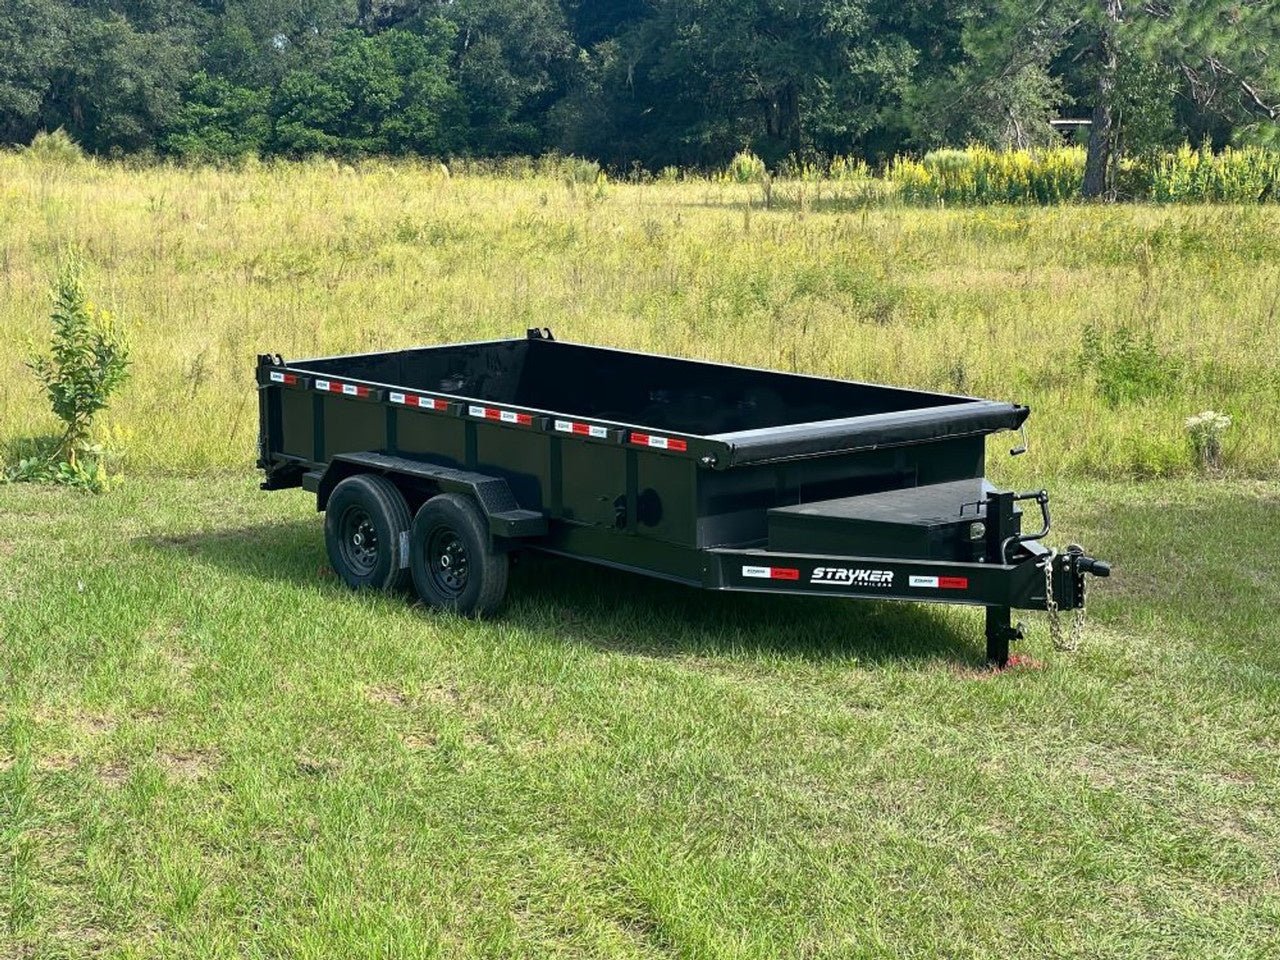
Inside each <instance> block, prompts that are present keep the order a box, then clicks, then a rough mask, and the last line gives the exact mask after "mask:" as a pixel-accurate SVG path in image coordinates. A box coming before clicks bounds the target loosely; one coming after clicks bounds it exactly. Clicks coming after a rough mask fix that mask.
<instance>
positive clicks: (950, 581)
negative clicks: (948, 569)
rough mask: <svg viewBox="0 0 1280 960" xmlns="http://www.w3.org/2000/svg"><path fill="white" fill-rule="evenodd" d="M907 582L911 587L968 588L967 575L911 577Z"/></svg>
mask: <svg viewBox="0 0 1280 960" xmlns="http://www.w3.org/2000/svg"><path fill="white" fill-rule="evenodd" d="M908 583H909V584H910V585H911V586H913V587H929V588H930V589H933V590H968V589H969V578H968V577H915V576H913V577H911V578H910V579H909V580H908Z"/></svg>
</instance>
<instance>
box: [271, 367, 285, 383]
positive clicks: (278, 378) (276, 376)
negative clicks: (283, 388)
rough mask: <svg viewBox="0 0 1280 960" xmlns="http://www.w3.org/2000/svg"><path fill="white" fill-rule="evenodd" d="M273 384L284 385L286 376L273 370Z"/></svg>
mask: <svg viewBox="0 0 1280 960" xmlns="http://www.w3.org/2000/svg"><path fill="white" fill-rule="evenodd" d="M271 382H272V383H284V374H283V373H277V372H276V371H275V370H272V371H271Z"/></svg>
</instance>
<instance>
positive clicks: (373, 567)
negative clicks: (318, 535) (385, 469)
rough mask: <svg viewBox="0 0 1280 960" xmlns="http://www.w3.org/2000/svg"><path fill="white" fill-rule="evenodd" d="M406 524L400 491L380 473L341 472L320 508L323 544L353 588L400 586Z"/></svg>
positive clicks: (405, 573) (409, 520)
mask: <svg viewBox="0 0 1280 960" xmlns="http://www.w3.org/2000/svg"><path fill="white" fill-rule="evenodd" d="M412 524H413V520H412V517H411V515H410V513H409V505H408V504H407V503H405V499H404V495H403V494H401V493H400V491H399V490H397V489H396V486H395V484H393V483H392V482H391V481H390V480H388V479H387V478H386V477H380V476H378V475H377V474H373V473H358V474H356V475H355V476H353V477H347V479H345V480H343V481H342V482H341V483H339V484H338V485H337V486H336V487H334V488H333V493H332V494H331V495H330V497H329V502H328V503H327V504H326V505H325V514H324V542H325V549H326V550H327V551H328V553H329V562H330V563H331V564H332V565H333V570H334V572H335V573H336V574H337V575H338V579H339V580H341V581H342V582H343V583H345V584H346V585H347V586H349V587H351V588H352V589H353V590H384V591H391V590H398V589H400V588H402V587H404V586H405V585H406V584H407V583H408V581H409V570H408V566H409V564H408V557H407V556H406V555H405V546H406V544H407V539H408V533H409V529H410V527H411V526H412Z"/></svg>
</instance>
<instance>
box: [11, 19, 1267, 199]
mask: <svg viewBox="0 0 1280 960" xmlns="http://www.w3.org/2000/svg"><path fill="white" fill-rule="evenodd" d="M1278 38H1280V4H1277V3H1275V2H1274V0H1132V2H1128V3H1122V2H1121V0H5V3H4V4H3V6H2V7H0V141H3V142H8V143H24V142H27V141H29V140H30V139H31V137H32V136H33V135H34V134H35V133H36V132H37V131H39V130H53V129H56V128H63V129H65V130H66V131H67V132H68V133H69V134H70V135H71V136H72V137H73V138H74V139H76V140H77V141H78V142H79V143H80V144H82V145H83V146H84V147H85V148H86V149H88V150H90V151H93V152H95V153H99V154H108V155H110V154H118V153H134V152H139V151H151V152H154V153H157V154H164V155H175V156H179V157H185V158H192V159H201V160H217V159H225V158H234V157H239V156H242V155H244V154H249V153H256V154H260V155H283V156H299V155H305V154H312V153H329V154H334V155H348V156H359V155H367V154H420V155H427V156H439V157H447V156H459V155H466V156H501V155H510V154H538V153H542V152H546V151H550V150H558V151H561V152H565V153H574V154H578V155H582V156H586V157H590V158H593V159H596V160H599V161H600V162H602V163H604V164H606V165H608V166H611V167H614V168H624V169H625V168H627V167H632V166H639V167H643V168H645V169H650V170H657V169H660V168H662V167H664V166H668V165H677V166H685V167H704V168H705V167H710V166H716V165H720V164H723V163H724V162H725V161H726V160H727V159H728V158H729V157H730V156H732V155H733V154H734V153H735V152H737V151H739V150H741V149H744V148H747V149H750V150H752V151H754V152H755V153H757V154H758V155H759V156H761V157H763V158H764V159H765V160H766V161H767V162H769V163H771V164H772V163H776V162H778V161H780V160H781V159H783V158H785V157H788V156H794V157H799V158H803V157H806V156H834V155H856V156H860V157H864V158H866V159H868V160H870V161H872V162H876V161H879V160H883V159H885V158H887V157H890V156H892V155H894V154H897V153H903V152H912V151H922V150H927V149H930V148H933V147H936V146H941V145H947V144H960V143H969V142H978V143H987V144H994V145H1014V146H1030V145H1035V144H1038V143H1046V142H1051V141H1053V140H1054V139H1055V138H1058V137H1060V134H1059V133H1057V132H1056V131H1055V129H1054V127H1053V125H1052V123H1051V121H1052V120H1054V119H1055V118H1059V117H1063V116H1068V117H1077V118H1081V119H1088V120H1089V121H1091V123H1090V133H1089V147H1090V149H1089V162H1088V165H1087V169H1086V175H1085V179H1086V187H1087V191H1088V192H1090V193H1104V192H1105V191H1106V190H1107V189H1108V188H1109V185H1110V183H1111V182H1112V180H1113V177H1114V170H1115V163H1116V159H1117V158H1118V157H1119V156H1120V155H1121V154H1122V153H1124V152H1126V151H1129V152H1134V151H1147V150H1154V149H1161V148H1168V147H1171V146H1176V145H1177V144H1179V143H1182V142H1186V141H1190V142H1192V143H1197V144H1198V143H1200V142H1202V141H1204V140H1206V139H1207V140H1209V141H1211V142H1212V143H1214V144H1225V143H1229V142H1233V141H1235V142H1239V141H1246V142H1269V141H1274V140H1276V139H1280V138H1278V137H1277V128H1278V126H1280V124H1278V122H1277V121H1278V120H1280V43H1277V40H1278Z"/></svg>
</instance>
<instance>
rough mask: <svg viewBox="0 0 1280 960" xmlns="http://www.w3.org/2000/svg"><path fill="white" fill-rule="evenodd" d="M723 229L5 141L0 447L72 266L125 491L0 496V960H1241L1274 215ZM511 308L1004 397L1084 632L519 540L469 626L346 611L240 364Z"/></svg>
mask: <svg viewBox="0 0 1280 960" xmlns="http://www.w3.org/2000/svg"><path fill="white" fill-rule="evenodd" d="M760 202H761V196H760V191H759V188H758V187H751V186H734V185H728V184H720V183H711V182H707V181H693V182H680V183H671V184H665V183H664V184H651V185H643V186H641V185H628V184H612V183H610V184H605V185H600V186H597V185H593V184H587V185H582V184H571V183H565V182H562V181H561V180H557V179H555V178H548V177H543V178H540V179H539V178H530V179H519V180H517V179H496V178H482V177H452V178H449V177H445V176H444V175H442V173H441V172H440V171H439V170H433V169H429V168H426V167H421V168H412V167H404V166H381V165H370V166H367V167H362V168H360V169H358V170H353V169H349V168H342V167H339V166H336V165H332V166H331V165H327V164H316V165H305V166H296V167H280V168H267V167H264V168H256V169H251V170H246V171H240V172H232V171H215V170H176V169H174V170H165V169H147V170H129V169H126V168H124V167H123V166H112V165H96V164H82V165H79V166H74V167H70V168H59V167H53V166H47V165H45V166H42V165H38V164H35V163H33V162H31V161H30V160H24V159H20V158H18V157H15V156H12V155H5V154H0V295H2V296H3V306H0V460H2V459H4V458H5V457H6V456H7V457H10V458H11V457H12V455H13V454H14V453H15V452H16V451H18V450H20V449H22V448H23V446H24V445H25V444H26V442H27V441H28V440H29V439H30V438H32V437H36V436H39V435H42V434H45V433H48V432H50V431H51V430H52V428H53V422H52V420H51V419H50V418H49V416H48V414H47V413H46V412H45V411H44V407H43V404H42V400H41V397H40V395H39V393H38V390H37V389H36V386H35V383H34V380H33V379H32V378H31V377H30V374H29V372H28V371H26V370H25V368H24V366H23V359H24V356H25V354H26V352H27V347H26V344H27V342H28V341H29V340H33V339H34V340H37V341H38V340H41V339H43V337H44V336H45V335H46V329H45V323H46V320H45V316H46V313H47V306H48V303H47V297H46V287H47V283H48V279H49V277H50V275H51V273H52V271H53V269H54V267H55V265H56V262H57V260H58V257H59V254H60V252H61V251H63V250H64V249H66V248H67V247H69V246H77V247H79V248H80V249H81V250H83V252H84V253H85V255H86V257H87V258H88V260H89V262H90V264H91V275H90V286H91V288H92V289H93V290H94V291H95V292H96V294H97V295H98V296H99V297H100V299H101V300H102V301H103V302H105V303H106V304H107V305H108V306H110V307H111V308H112V309H114V310H115V311H116V312H117V313H118V314H119V315H120V316H121V317H122V318H123V320H124V322H125V323H126V324H127V325H128V328H129V330H130V332H131V335H132V339H133V342H134V347H135V358H136V364H135V371H134V378H133V380H132V381H131V382H130V384H129V385H128V387H127V388H126V389H125V391H124V392H123V393H122V394H121V396H120V398H119V401H118V402H117V403H116V404H115V406H114V407H113V409H112V410H111V412H110V414H109V416H108V417H107V418H106V421H105V424H104V426H105V429H104V434H103V435H104V437H105V438H106V439H107V440H108V441H109V442H110V443H111V444H112V445H113V446H114V447H116V448H117V449H118V451H119V453H120V456H121V461H120V467H121V469H122V471H123V476H124V480H123V482H122V485H121V486H120V487H119V488H118V489H115V490H113V491H112V492H110V493H109V494H107V495H105V496H101V497H92V496H87V495H83V494H79V493H76V492H73V491H69V490H60V489H50V488H41V487H33V486H28V485H11V486H4V485H0V691H2V693H0V958H6V960H7V958H8V957H24V958H25V957H33V958H36V957H38V958H54V957H59V958H60V957H75V958H79V957H112V958H117V957H119V958H124V957H174V958H187V957H202V958H203V957H241V956H248V957H295V956H298V957H343V958H350V957H370V958H372V957H397V958H398V957H417V956H422V957H436V956H438V957H448V958H451V957H541V956H565V957H575V956H576V957H601V956H608V957H671V956H677V957H688V958H776V957H782V956H788V957H791V956H795V957H824V958H825V957H886V958H888V957H895V958H896V957H919V958H932V957H937V956H945V957H956V958H964V957H972V958H979V957H982V958H985V957H1028V958H1032V957H1036V958H1038V957H1046V956H1064V957H1065V956H1074V957H1082V958H1083V957H1088V958H1098V957H1133V958H1148V957H1188V958H1205V957H1223V958H1227V957H1230V958H1240V957H1246V958H1252V957H1256V958H1259V960H1261V958H1270V957H1274V956H1276V955H1277V954H1278V953H1280V867H1278V866H1277V865H1278V864H1280V810H1278V809H1277V806H1278V801H1277V797H1280V648H1278V647H1277V645H1276V642H1275V636H1276V632H1277V631H1276V628H1275V611H1276V610H1277V609H1280V523H1278V522H1277V520H1276V517H1277V516H1278V515H1280V400H1278V398H1280V332H1278V331H1280V327H1278V325H1277V323H1276V319H1277V318H1276V314H1277V309H1278V305H1280V210H1276V209H1269V208H1230V207H1196V208H1192V207H1181V208H1175V207H1119V208H1114V209H1095V208H1083V207H1060V208H1051V209H1013V208H985V209H975V210H959V211H957V210H941V209H939V210H919V209H914V210H913V209H905V208H892V207H889V208H874V209H871V208H868V209H860V208H858V207H857V205H856V204H854V203H851V202H849V201H848V199H847V198H843V199H842V198H841V197H839V196H833V195H832V193H831V192H830V191H829V190H828V191H827V192H825V193H819V192H818V188H817V187H815V186H814V185H812V184H803V183H777V184H775V186H774V196H773V208H772V209H770V210H763V209H761V206H760ZM535 325H536V326H551V327H552V328H553V329H554V330H555V331H556V333H557V334H558V335H559V336H560V337H561V338H568V339H579V340H583V341H590V342H596V343H606V344H616V345H622V346H630V347H639V348H644V349H650V350H656V351H661V352H672V353H677V354H684V355H690V356H703V357H712V358H716V359H723V360H731V361H736V362H743V363H750V364H757V365H762V366H771V367H780V368H784V369H797V370H802V371H808V372H815V373H822V374H834V375H839V376H846V377H856V378H863V379H870V380H876V381H890V382H897V383H904V384H910V385H916V386H923V387H930V388H940V389H946V390H956V391H964V392H971V393H974V394H978V395H983V396H992V397H997V398H1001V399H1009V400H1017V401H1022V402H1027V403H1030V404H1031V405H1032V407H1033V409H1034V413H1033V417H1032V420H1031V441H1032V446H1031V452H1030V453H1029V454H1028V455H1027V456H1025V457H1021V458H1019V459H1017V460H1013V461H1010V460H1009V459H1008V458H1007V457H1004V456H995V455H996V454H1002V453H1003V452H1004V450H1005V449H1006V447H1007V444H1005V443H1003V442H1002V439H1001V438H998V439H997V442H993V443H992V444H991V448H992V452H993V458H992V463H991V471H992V476H993V477H994V478H995V479H997V480H998V481H1001V482H1006V483H1011V484H1012V483H1016V484H1020V485H1021V484H1031V483H1040V482H1045V483H1047V484H1048V485H1049V486H1050V487H1051V489H1052V490H1053V492H1054V495H1055V505H1056V508H1057V509H1056V511H1055V520H1056V523H1055V536H1054V542H1055V543H1057V544H1059V545H1061V544H1064V543H1066V542H1068V541H1070V540H1079V541H1081V542H1084V543H1086V544H1088V545H1089V546H1090V547H1091V548H1093V549H1094V550H1096V552H1097V553H1098V554H1099V555H1100V556H1102V557H1105V558H1106V559H1108V560H1112V561H1113V562H1114V563H1115V564H1116V569H1117V574H1116V576H1115V577H1114V578H1113V579H1112V580H1110V581H1106V582H1102V583H1099V584H1098V586H1097V588H1096V589H1095V591H1094V598H1093V600H1092V602H1091V616H1092V626H1091V628H1090V630H1089V632H1088V634H1087V637H1086V644H1085V646H1084V648H1083V650H1082V651H1081V652H1080V653H1077V654H1074V655H1067V654H1061V653H1056V652H1054V651H1053V650H1052V649H1051V648H1050V645H1049V642H1048V637H1047V633H1046V630H1045V626H1044V624H1043V622H1042V620H1041V619H1039V618H1035V617H1031V618H1029V619H1030V620H1031V621H1032V629H1031V634H1030V637H1029V640H1028V642H1027V643H1026V644H1024V645H1023V646H1022V647H1021V649H1020V652H1021V653H1023V654H1025V655H1027V657H1028V659H1027V660H1026V661H1024V662H1023V664H1022V665H1021V666H1019V667H1016V668H1014V669H1011V670H1009V671H1007V672H1005V673H1002V674H996V673H992V672H991V671H989V670H987V669H986V668H985V667H984V665H983V663H982V659H981V658H982V647H983V641H982V629H981V617H980V614H979V613H977V612H975V611H966V610H944V609H930V608H926V607H913V606H895V605H891V604H873V603H845V604H842V603H838V602H833V601H824V600H802V599H796V598H766V597H718V596H711V595H702V594H696V593H690V592H686V591H684V590H682V589H681V588H678V587H674V586H671V585H666V584H661V583H657V582H648V581H643V580H640V579H637V578H632V577H628V576H625V575H622V574H616V573H611V572H607V571H598V570H591V569H585V568H582V567H580V566H578V565H575V564H572V563H570V562H568V561H552V560H547V559H526V560H525V561H524V562H522V563H521V564H520V565H519V566H518V567H517V568H516V570H515V572H514V575H513V584H512V590H511V595H510V602H509V603H508V605H507V607H506V609H505V611H504V613H503V614H502V616H500V617H499V618H498V619H496V620H494V621H492V622H488V623H484V624H475V623H471V622H466V621H461V620H457V619H451V618H447V617H438V616H432V615H429V614H427V613H425V612H424V611H423V610H421V609H420V608H415V607H413V606H411V605H410V604H409V603H408V602H407V601H406V600H405V599H404V598H400V597H368V596H355V595H352V594H350V593H348V592H346V591H345V590H343V589H342V588H341V587H340V586H339V585H338V583H337V582H336V581H335V579H334V578H333V576H332V574H331V572H330V571H329V570H328V568H327V564H326V561H325V557H324V550H323V543H322V534H321V526H320V520H319V518H318V516H317V515H316V514H315V512H314V509H313V506H314V505H313V504H312V503H309V502H308V498H307V497H306V496H305V495H303V494H300V493H292V494H265V493H261V492H259V491H258V490H257V489H256V477H255V476H254V475H253V473H252V470H251V464H252V461H253V444H254V434H255V430H256V406H255V404H256V396H255V394H254V391H253V389H252V367H253V360H254V356H255V354H256V353H258V352H266V351H272V352H275V351H279V352H281V353H283V354H285V355H286V357H295V358H296V357H303V356H309V355H316V354H323V353H331V352H339V351H355V350H365V349H379V348H390V347H399V346H406V345H411V344H418V343H428V342H436V341H446V340H455V339H475V338H482V337H488V336H508V335H512V334H519V333H520V332H522V331H523V330H524V328H525V327H528V326H535ZM1086 331H1089V332H1086ZM1206 408H1214V409H1218V410H1225V411H1226V412H1228V413H1230V414H1231V415H1232V417H1233V418H1234V421H1235V423H1234V425H1233V426H1232V428H1231V430H1230V432H1229V433H1228V435H1227V441H1228V443H1227V449H1226V464H1225V469H1224V470H1223V472H1222V475H1214V476H1212V477H1208V478H1203V477H1199V476H1197V475H1196V464H1195V463H1194V462H1193V459H1192V456H1191V453H1190V448H1189V445H1188V443H1187V440H1186V437H1185V435H1184V431H1183V419H1184V418H1185V417H1186V416H1187V415H1188V414H1193V413H1196V412H1198V411H1200V410H1203V409H1206ZM1135 481H1136V482H1135Z"/></svg>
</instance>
